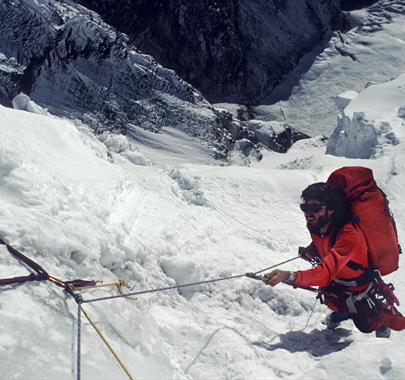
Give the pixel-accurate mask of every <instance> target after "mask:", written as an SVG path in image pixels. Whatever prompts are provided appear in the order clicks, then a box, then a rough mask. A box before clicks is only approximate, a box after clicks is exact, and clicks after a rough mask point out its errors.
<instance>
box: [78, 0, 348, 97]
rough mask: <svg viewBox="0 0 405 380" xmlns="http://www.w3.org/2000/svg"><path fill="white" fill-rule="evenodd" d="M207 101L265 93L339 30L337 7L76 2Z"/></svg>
mask: <svg viewBox="0 0 405 380" xmlns="http://www.w3.org/2000/svg"><path fill="white" fill-rule="evenodd" d="M78 2H79V3H81V4H83V5H85V6H87V7H89V8H91V9H94V10H96V11H97V12H98V13H100V14H101V16H102V17H103V19H104V20H105V21H106V22H108V23H109V24H111V25H113V26H115V27H116V28H117V29H119V30H121V31H123V32H125V33H127V34H128V36H129V38H130V41H131V42H132V43H133V44H134V45H135V46H137V47H138V48H139V49H140V50H141V51H143V52H144V53H147V54H150V55H152V56H153V57H155V58H156V59H157V60H158V61H159V62H160V63H161V64H162V65H164V66H166V67H170V68H172V69H174V70H175V71H176V72H177V73H178V74H179V75H180V76H181V77H182V78H183V79H185V80H186V81H187V82H189V83H191V84H193V85H194V86H195V87H196V88H198V89H199V90H200V91H202V93H203V94H204V95H205V96H206V97H207V98H208V99H209V100H211V101H242V102H245V103H246V102H247V103H254V101H255V100H257V99H260V98H263V97H265V96H267V95H269V94H270V92H271V91H272V89H273V88H274V87H275V85H277V84H278V83H280V81H281V80H282V77H283V75H284V74H286V73H288V72H289V71H290V70H292V69H293V68H294V67H295V65H296V62H297V60H298V59H299V58H300V57H301V56H302V55H303V54H304V53H305V52H307V51H308V50H310V49H311V48H312V47H313V46H314V45H316V44H317V43H319V41H320V40H321V39H322V38H324V37H325V35H327V34H328V33H329V32H330V31H331V29H333V28H337V27H339V26H340V25H341V23H342V14H341V13H340V5H339V1H338V0H249V1H244V0H223V1H217V0H201V1H189V0H171V1H163V0H123V1H119V2H117V1H115V0H78Z"/></svg>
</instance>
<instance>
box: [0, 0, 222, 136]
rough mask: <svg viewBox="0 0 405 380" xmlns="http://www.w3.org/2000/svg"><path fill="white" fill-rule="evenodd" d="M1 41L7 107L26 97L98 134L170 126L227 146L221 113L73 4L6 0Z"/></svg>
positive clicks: (0, 86) (0, 80) (0, 77)
mask: <svg viewBox="0 0 405 380" xmlns="http://www.w3.org/2000/svg"><path fill="white" fill-rule="evenodd" d="M0 35H1V37H0V103H1V104H3V105H11V101H12V99H13V97H14V96H15V95H17V94H18V93H19V92H23V93H25V94H27V95H28V96H30V98H31V99H32V100H33V101H35V102H36V103H38V104H39V105H41V106H42V107H45V108H47V109H48V110H49V111H50V112H51V113H53V114H56V115H62V116H67V117H69V118H77V119H80V120H82V121H84V122H85V123H86V124H88V125H91V126H92V128H93V129H96V130H97V131H98V132H101V131H103V130H114V131H116V132H121V133H126V132H127V131H128V130H129V129H130V130H134V129H135V130H136V129H139V128H143V129H146V130H150V131H155V132H157V131H160V130H162V129H163V128H165V127H167V126H170V127H175V128H178V129H180V130H182V131H184V132H186V133H188V134H189V135H192V136H199V137H203V138H204V139H205V140H207V141H208V142H213V141H219V140H221V137H222V135H223V133H224V132H223V130H224V127H223V125H222V121H221V115H220V114H219V113H218V112H216V111H215V110H213V109H212V107H211V106H210V105H209V104H208V103H207V102H206V101H205V100H204V99H203V98H202V97H201V96H200V95H199V94H197V93H196V92H195V90H194V89H193V88H192V87H191V86H190V85H188V84H187V83H185V82H184V81H183V80H181V79H180V78H179V77H178V76H177V75H176V74H175V73H174V72H173V71H171V70H168V69H165V68H163V67H162V66H160V65H159V64H157V63H156V62H155V61H154V60H153V59H152V58H151V57H149V56H147V55H144V54H141V53H139V52H137V51H135V50H131V49H130V48H129V46H128V41H127V37H126V36H125V35H123V34H121V33H118V32H116V31H115V30H114V29H113V28H111V27H110V26H108V25H107V24H105V23H104V22H103V21H102V20H101V18H100V17H99V16H98V15H97V14H95V13H94V12H91V11H88V10H87V9H85V8H83V7H81V6H79V5H77V4H75V3H74V2H72V1H69V0H66V1H56V0H44V1H34V0H15V1H1V2H0Z"/></svg>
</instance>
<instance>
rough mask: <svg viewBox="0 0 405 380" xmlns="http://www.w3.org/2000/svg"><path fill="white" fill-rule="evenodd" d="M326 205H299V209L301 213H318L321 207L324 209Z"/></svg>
mask: <svg viewBox="0 0 405 380" xmlns="http://www.w3.org/2000/svg"><path fill="white" fill-rule="evenodd" d="M325 206H326V205H324V204H321V205H320V204H317V203H310V204H308V203H301V204H300V209H301V211H303V212H319V211H320V210H322V208H323V207H325Z"/></svg>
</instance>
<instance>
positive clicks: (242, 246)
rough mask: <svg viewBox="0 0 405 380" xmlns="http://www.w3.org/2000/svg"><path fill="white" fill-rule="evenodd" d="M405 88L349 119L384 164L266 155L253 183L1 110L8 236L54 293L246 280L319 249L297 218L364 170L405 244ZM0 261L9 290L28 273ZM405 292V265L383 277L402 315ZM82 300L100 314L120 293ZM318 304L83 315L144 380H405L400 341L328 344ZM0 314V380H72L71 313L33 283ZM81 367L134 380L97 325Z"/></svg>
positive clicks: (114, 308) (6, 259)
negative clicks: (305, 197)
mask: <svg viewBox="0 0 405 380" xmlns="http://www.w3.org/2000/svg"><path fill="white" fill-rule="evenodd" d="M399 86H401V88H402V87H403V88H405V78H404V76H401V77H399V78H398V79H396V80H394V81H392V82H389V83H385V84H382V85H376V86H375V87H374V89H375V90H374V91H371V88H370V90H369V91H364V93H363V92H362V93H360V94H359V95H358V96H357V97H355V98H354V99H353V100H352V102H351V103H349V105H348V106H347V108H346V110H345V113H347V115H349V114H350V113H352V112H364V114H365V116H366V117H368V120H369V123H371V124H373V123H374V124H375V125H378V123H381V121H383V119H384V120H385V121H386V122H387V123H389V124H390V125H391V126H392V128H393V132H394V133H396V135H397V137H398V139H399V140H400V142H399V144H396V145H390V144H386V145H384V146H381V147H380V149H379V151H378V154H376V155H375V157H374V158H373V159H369V160H365V159H363V160H361V159H346V158H341V157H335V156H331V155H325V149H326V144H327V141H326V139H325V138H324V137H322V136H318V137H314V138H312V139H309V140H301V141H298V142H297V143H296V144H294V146H293V147H292V148H291V149H290V151H289V152H288V153H287V154H279V153H275V152H270V151H268V152H265V154H264V159H263V160H262V161H261V162H256V163H252V165H251V166H250V167H246V166H238V165H232V166H220V165H218V162H212V161H206V162H205V163H204V157H208V156H206V155H205V156H204V154H203V152H202V151H200V150H198V149H193V147H194V145H193V143H192V142H188V141H187V140H184V143H183V145H184V146H183V148H182V154H183V156H182V155H181V154H180V153H181V152H180V153H179V149H178V145H176V144H175V145H176V147H177V148H176V147H175V148H173V151H172V158H173V159H172V160H169V159H168V157H169V155H170V154H169V153H170V152H166V153H165V155H164V156H163V157H162V155H161V151H160V149H159V144H158V145H157V147H156V145H154V144H149V145H146V144H147V143H143V142H142V141H141V140H138V141H137V142H134V141H133V140H132V141H130V140H127V138H125V137H124V136H111V135H108V134H104V135H102V136H100V137H99V138H96V137H95V136H94V135H93V134H91V133H90V132H88V130H87V128H86V127H85V126H83V125H81V124H77V125H75V124H73V123H72V122H70V121H66V120H63V119H58V118H55V117H52V116H45V115H38V114H33V113H29V112H25V111H22V110H13V109H8V108H4V107H0V120H1V123H0V133H1V136H2V138H1V140H0V173H1V177H0V220H1V224H0V236H2V237H3V238H4V239H6V240H7V241H8V242H10V243H11V244H13V245H14V246H16V247H20V248H21V250H23V251H24V252H26V254H27V255H28V256H30V257H31V258H33V259H34V260H36V261H37V262H38V263H39V264H41V265H42V266H43V267H44V268H45V269H46V270H47V271H48V272H49V273H50V274H52V275H53V276H55V277H58V278H61V279H65V280H72V279H76V278H82V279H95V280H102V281H104V282H105V283H109V282H111V281H114V280H116V279H118V278H120V279H125V280H127V281H128V288H127V289H126V290H127V291H131V290H132V291H137V290H144V289H152V288H159V287H166V286H173V285H179V284H184V283H189V282H196V281H200V280H206V279H211V278H218V277H224V276H231V275H236V274H243V273H245V272H249V271H258V270H260V269H263V268H265V267H268V266H271V265H274V264H276V263H278V262H281V261H284V260H287V259H290V258H293V257H294V256H296V254H297V247H298V246H299V245H304V244H307V243H308V242H309V236H308V233H307V231H306V227H305V222H304V218H303V216H302V215H301V212H300V211H299V208H298V204H299V201H300V193H301V191H302V190H303V188H305V187H306V186H307V185H309V184H310V183H313V182H315V181H322V180H326V178H327V176H328V175H329V173H330V172H331V171H332V170H334V169H336V168H338V167H341V166H344V165H364V166H368V167H370V168H372V169H373V170H374V174H375V176H376V178H377V181H378V183H379V185H380V186H381V187H382V188H383V190H384V191H385V192H386V193H387V194H388V197H389V199H390V201H391V208H392V211H393V212H394V214H395V216H396V220H397V224H398V230H399V235H400V238H401V237H403V236H405V231H404V228H405V206H404V203H403V201H402V194H403V189H404V185H405V159H404V158H405V152H404V148H403V146H404V145H403V141H404V140H403V137H404V136H403V128H404V119H403V117H402V116H401V115H402V113H401V112H398V111H399V108H400V106H399V103H398V102H392V101H391V100H390V98H389V94H391V93H393V92H395V91H396V90H395V89H398V87H399ZM376 94H378V96H379V97H380V101H379V102H378V104H379V107H380V108H379V112H378V114H374V113H373V112H374V101H375V96H376ZM383 99H387V100H386V101H385V102H384V101H383ZM403 99H404V98H403ZM404 105H405V101H404ZM368 115H369V116H368ZM378 115H380V116H381V117H380V118H376V116H378ZM169 134H170V131H169ZM157 136H158V135H157ZM177 138H179V136H177ZM145 141H147V142H149V141H150V140H149V139H148V140H145ZM348 143H350V141H349V142H348ZM190 151H192V152H194V155H192V156H189V157H191V158H189V160H188V162H187V161H186V159H185V154H186V153H185V152H188V153H187V154H189V152H190ZM134 156H135V157H137V159H133V158H134ZM181 157H183V158H181ZM401 157H402V158H401ZM205 159H206V158H205ZM206 160H208V159H206ZM0 252H1V255H0V268H1V276H2V278H4V277H11V276H16V275H24V274H26V273H27V270H26V269H25V268H24V267H23V266H22V265H21V264H19V263H18V262H17V261H16V260H15V259H14V258H12V257H11V256H10V254H9V253H8V251H7V250H6V249H5V248H4V247H3V246H1V247H0ZM402 260H403V259H402V258H401V263H402ZM306 266H307V264H306V263H305V262H302V261H301V260H295V261H293V262H291V263H289V264H286V265H284V266H283V267H284V268H291V269H297V268H304V267H306ZM404 278H405V277H404V269H403V263H402V265H401V268H400V269H399V270H398V271H397V272H396V273H394V274H392V275H391V276H389V277H388V279H389V280H392V281H393V282H394V284H395V285H396V288H397V295H398V296H399V298H400V299H401V300H402V301H403V302H405V301H404V300H405V280H404ZM82 293H83V297H84V298H85V299H89V298H94V297H100V296H107V295H110V294H116V289H114V288H101V289H98V290H87V291H83V292H82ZM314 301H315V299H314V295H313V294H312V293H310V292H306V291H304V290H294V289H292V288H290V287H288V286H286V285H279V286H277V287H276V288H270V287H268V286H265V285H264V284H262V283H260V282H258V281H255V280H251V279H248V278H240V279H235V280H228V281H223V282H218V283H213V284H209V285H200V286H195V287H190V288H182V289H181V290H179V291H167V292H160V293H153V294H150V295H141V296H138V297H137V300H128V299H125V298H120V299H113V300H108V301H101V302H96V303H92V304H84V309H85V310H86V311H87V312H88V313H89V314H90V316H91V317H92V318H93V319H94V320H95V321H96V325H97V327H98V328H99V329H101V330H102V332H103V333H104V334H105V335H106V337H107V338H108V340H109V342H110V344H111V345H112V346H113V348H114V349H115V350H116V351H117V353H118V354H119V356H120V357H121V359H122V360H123V362H124V363H125V365H126V366H127V368H128V370H129V371H130V373H131V374H132V376H133V377H134V378H136V379H189V380H191V379H259V378H260V379H262V378H263V379H264V378H266V379H278V378H284V379H309V378H310V379H330V378H331V376H333V378H347V379H360V380H366V379H403V378H404V377H405V360H404V355H403V342H404V338H405V332H393V333H392V336H391V338H390V339H377V338H375V337H374V335H373V334H370V335H363V334H361V333H360V332H358V331H356V330H355V328H354V326H353V325H352V323H351V322H350V321H349V322H345V323H343V325H342V327H341V328H339V329H337V330H336V331H335V332H330V331H326V330H325V329H324V326H323V325H322V324H321V320H322V319H323V318H324V316H325V313H326V309H325V308H324V307H323V306H321V305H319V304H316V305H315V309H314V311H313V313H312V314H311V310H312V308H313V307H314ZM0 302H1V304H0V307H1V315H2V323H1V327H0V368H1V378H2V379H4V380H6V379H27V380H28V379H30V380H32V379H73V378H75V377H76V346H75V345H76V318H77V306H76V304H75V302H74V300H73V299H72V298H71V297H70V296H69V295H66V294H65V293H64V292H63V291H62V290H61V289H60V288H58V287H56V286H55V285H53V284H52V283H48V282H41V283H38V282H36V283H27V284H23V285H19V286H8V287H3V288H2V289H1V293H0ZM360 358H361V361H360V360H359V359H360ZM81 359H82V366H81V370H82V373H81V376H82V379H86V380H87V379H126V378H127V376H126V375H125V373H124V372H123V371H122V369H121V368H120V367H119V366H118V364H117V362H116V361H115V360H114V358H113V357H112V355H111V354H110V353H109V352H108V351H107V349H106V347H105V346H104V345H103V344H102V343H101V341H100V339H99V337H98V336H97V335H96V333H95V331H94V330H93V328H92V327H91V326H90V325H89V324H88V323H87V321H83V323H82V355H81Z"/></svg>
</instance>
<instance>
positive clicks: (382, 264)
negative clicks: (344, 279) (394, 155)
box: [327, 166, 401, 276]
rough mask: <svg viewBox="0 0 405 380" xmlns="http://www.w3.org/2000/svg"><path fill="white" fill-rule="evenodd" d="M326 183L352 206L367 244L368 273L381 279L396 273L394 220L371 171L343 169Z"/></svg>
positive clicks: (398, 251)
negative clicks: (333, 187) (376, 274)
mask: <svg viewBox="0 0 405 380" xmlns="http://www.w3.org/2000/svg"><path fill="white" fill-rule="evenodd" d="M327 182H328V183H330V184H332V185H334V186H336V187H338V188H339V189H341V190H342V191H343V192H344V194H345V195H346V197H347V199H348V201H349V202H350V203H351V206H352V214H353V218H354V219H355V220H356V222H357V223H358V225H359V227H360V229H361V231H362V232H363V234H364V236H365V238H366V241H367V247H368V255H369V262H370V265H371V267H372V268H371V269H376V270H378V271H380V273H381V275H383V276H384V275H387V274H389V273H392V272H394V271H395V270H397V269H398V261H399V254H400V253H401V247H400V246H399V244H398V233H397V229H396V225H395V221H394V217H393V215H392V213H391V211H390V209H389V207H388V200H387V197H386V195H385V194H384V192H383V191H382V190H381V189H380V188H379V187H378V186H377V183H376V181H375V179H374V177H373V172H372V171H371V169H368V168H365V167H361V166H345V167H343V168H340V169H338V170H336V171H334V172H333V173H332V174H331V175H330V176H329V178H328V180H327Z"/></svg>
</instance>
